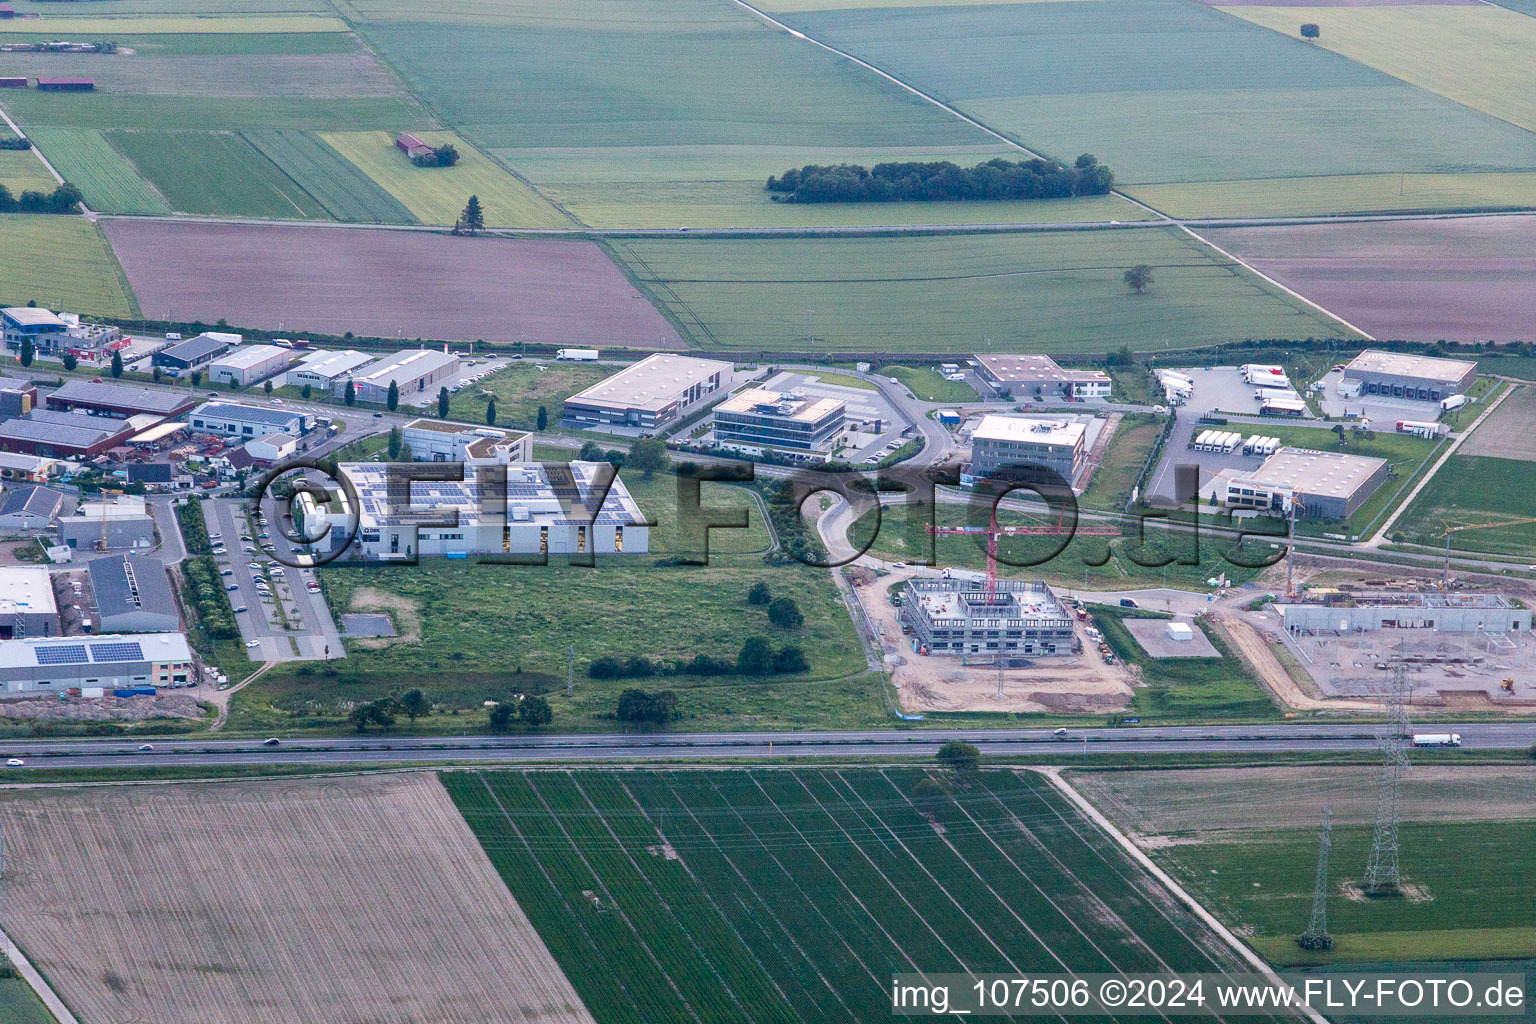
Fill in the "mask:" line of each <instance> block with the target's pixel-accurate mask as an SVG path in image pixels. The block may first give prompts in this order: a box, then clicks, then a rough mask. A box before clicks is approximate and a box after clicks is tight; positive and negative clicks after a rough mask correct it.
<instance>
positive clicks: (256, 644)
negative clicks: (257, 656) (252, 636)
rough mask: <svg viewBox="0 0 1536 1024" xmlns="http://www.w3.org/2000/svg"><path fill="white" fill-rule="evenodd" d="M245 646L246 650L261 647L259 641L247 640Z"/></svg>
mask: <svg viewBox="0 0 1536 1024" xmlns="http://www.w3.org/2000/svg"><path fill="white" fill-rule="evenodd" d="M245 646H246V648H247V649H250V648H252V647H260V646H261V641H260V640H247V641H246V642H245Z"/></svg>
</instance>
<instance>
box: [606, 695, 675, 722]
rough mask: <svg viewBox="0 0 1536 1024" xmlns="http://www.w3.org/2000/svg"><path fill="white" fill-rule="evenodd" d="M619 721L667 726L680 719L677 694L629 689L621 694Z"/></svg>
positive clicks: (618, 711) (618, 712) (618, 710)
mask: <svg viewBox="0 0 1536 1024" xmlns="http://www.w3.org/2000/svg"><path fill="white" fill-rule="evenodd" d="M617 715H618V719H619V721H621V722H629V723H632V724H635V725H665V724H666V723H668V722H670V721H672V720H673V719H674V718H676V717H678V712H677V694H675V693H673V692H672V691H671V690H662V691H660V692H659V693H647V692H646V691H645V690H637V689H628V690H625V691H624V692H623V693H621V694H619V706H618V709H617Z"/></svg>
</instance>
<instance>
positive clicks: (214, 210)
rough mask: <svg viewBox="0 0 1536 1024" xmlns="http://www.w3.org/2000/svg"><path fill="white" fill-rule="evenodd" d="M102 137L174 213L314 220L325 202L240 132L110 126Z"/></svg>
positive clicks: (317, 217) (322, 210) (322, 211)
mask: <svg viewBox="0 0 1536 1024" xmlns="http://www.w3.org/2000/svg"><path fill="white" fill-rule="evenodd" d="M108 141H110V142H111V143H112V145H113V147H114V148H116V149H117V150H118V151H120V152H121V153H123V155H125V156H126V157H128V159H129V160H131V161H133V163H134V165H135V166H136V167H137V168H138V169H139V171H140V172H141V173H142V174H143V175H144V176H145V177H147V178H148V179H149V180H150V181H151V182H153V183H154V186H155V188H156V189H157V190H158V191H159V192H160V194H161V195H163V196H165V198H166V200H167V201H168V202H169V203H170V204H171V208H172V209H173V210H176V211H177V212H178V213H203V214H218V215H225V216H238V217H268V218H278V219H284V220H293V219H299V220H315V219H323V218H325V217H326V211H325V208H324V207H322V206H321V205H320V203H319V202H317V201H316V200H315V198H314V197H313V196H311V195H310V194H309V193H308V192H306V191H304V189H303V188H301V187H300V186H299V184H298V182H296V181H294V180H293V179H292V178H290V177H288V175H286V174H284V173H283V172H282V171H281V170H279V169H278V167H277V165H276V164H274V163H272V162H271V161H270V160H268V159H267V158H266V157H265V156H263V155H262V154H261V153H260V152H258V151H257V150H256V148H255V147H253V146H252V145H251V144H250V143H249V142H247V141H246V140H245V138H244V137H243V136H240V135H235V134H231V133H228V132H207V133H203V132H139V131H130V132H112V133H111V134H110V135H109V137H108Z"/></svg>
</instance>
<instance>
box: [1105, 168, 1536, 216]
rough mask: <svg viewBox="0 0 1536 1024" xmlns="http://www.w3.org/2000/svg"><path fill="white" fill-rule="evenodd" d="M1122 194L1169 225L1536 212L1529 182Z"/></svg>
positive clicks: (1471, 179)
mask: <svg viewBox="0 0 1536 1024" xmlns="http://www.w3.org/2000/svg"><path fill="white" fill-rule="evenodd" d="M1125 191H1126V193H1127V194H1128V195H1130V196H1133V197H1134V198H1136V199H1139V200H1141V201H1142V202H1144V203H1146V204H1147V205H1148V206H1151V207H1153V208H1155V209H1158V210H1161V211H1162V212H1164V213H1166V214H1168V215H1169V216H1170V217H1263V216H1283V215H1292V216H1305V215H1309V214H1310V215H1320V214H1328V213H1372V212H1382V211H1404V210H1407V211H1413V210H1505V209H1524V208H1528V207H1533V206H1536V174H1533V173H1528V172H1519V173H1508V174H1348V175H1321V176H1317V177H1301V178H1260V179H1257V180H1253V181H1212V182H1185V183H1178V184H1169V185H1131V186H1129V187H1127V188H1126V189H1125Z"/></svg>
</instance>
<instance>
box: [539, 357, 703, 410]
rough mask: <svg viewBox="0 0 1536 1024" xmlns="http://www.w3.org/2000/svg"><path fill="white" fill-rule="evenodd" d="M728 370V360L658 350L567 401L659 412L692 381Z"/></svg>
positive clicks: (685, 389) (693, 382) (689, 385)
mask: <svg viewBox="0 0 1536 1024" xmlns="http://www.w3.org/2000/svg"><path fill="white" fill-rule="evenodd" d="M730 372H731V364H730V363H722V362H720V361H718V360H715V359H698V358H695V357H694V356H676V355H670V354H667V353H662V352H658V353H656V354H655V355H650V356H646V357H645V358H644V359H642V360H640V361H639V362H638V363H635V364H633V365H631V366H626V367H625V368H624V369H622V370H620V371H619V372H618V373H616V374H614V375H613V376H611V377H608V378H606V379H604V380H601V381H599V382H598V383H596V384H594V385H592V386H591V387H589V388H587V389H586V390H585V391H583V392H581V393H580V394H575V395H572V396H571V397H570V398H567V399H566V402H568V403H574V404H576V405H595V406H600V407H605V408H609V409H645V410H649V411H651V412H660V411H661V410H662V409H664V408H666V406H668V405H670V404H671V403H672V402H673V401H675V400H676V399H677V396H678V395H680V394H682V393H683V392H684V391H687V390H688V389H689V388H691V387H693V386H694V385H695V384H699V383H702V382H703V381H706V380H708V379H709V378H710V377H713V376H714V375H715V374H717V373H721V374H726V373H730Z"/></svg>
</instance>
